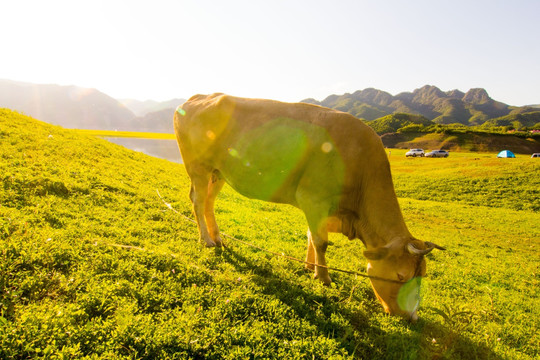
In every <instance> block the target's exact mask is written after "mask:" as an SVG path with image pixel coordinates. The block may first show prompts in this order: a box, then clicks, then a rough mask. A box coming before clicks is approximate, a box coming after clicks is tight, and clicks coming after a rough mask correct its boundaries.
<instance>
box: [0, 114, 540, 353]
mask: <svg viewBox="0 0 540 360" xmlns="http://www.w3.org/2000/svg"><path fill="white" fill-rule="evenodd" d="M454 158H455V159H456V160H454ZM390 159H391V164H392V168H393V171H394V176H395V179H396V190H397V192H398V194H400V196H406V197H403V198H400V203H401V205H402V207H403V210H404V216H405V219H406V221H407V223H408V225H409V227H410V229H411V231H412V232H413V234H415V235H416V236H417V237H419V238H422V239H424V240H428V241H434V242H437V243H438V244H440V245H442V246H445V247H446V248H447V249H448V250H447V251H445V252H438V253H433V254H430V255H428V256H427V257H428V276H427V278H426V279H424V281H423V285H424V286H423V302H422V305H421V308H420V311H419V315H420V318H421V319H420V321H419V322H418V323H416V324H410V323H408V322H406V321H403V320H400V319H397V318H395V317H389V316H386V315H385V314H384V313H383V312H382V308H381V306H380V304H379V303H378V301H377V300H376V299H375V296H374V295H373V292H372V290H371V288H370V285H369V283H368V282H367V281H366V280H364V279H363V278H356V277H355V276H351V275H346V274H342V273H335V272H332V273H331V276H332V277H333V280H334V281H335V282H334V284H333V285H332V287H330V288H326V287H324V286H322V285H321V284H320V283H319V282H317V281H314V280H312V278H311V277H312V274H311V273H309V272H305V271H304V270H303V269H302V266H301V265H300V264H297V263H291V262H288V261H286V260H284V259H282V258H276V257H272V256H270V255H267V254H266V253H264V252H261V251H259V250H255V249H252V248H246V247H244V246H243V245H238V244H235V243H230V244H229V246H228V247H227V248H226V249H224V250H220V249H216V250H209V249H205V248H202V247H201V246H200V245H199V244H198V242H197V237H198V235H197V231H196V228H195V227H194V226H193V225H192V224H191V223H189V222H185V221H183V220H181V218H180V217H178V216H177V215H176V214H174V213H173V212H171V211H170V210H168V209H167V208H166V207H165V206H164V205H163V203H162V202H161V200H160V199H159V198H158V196H157V195H156V192H155V190H156V189H158V190H159V191H160V193H161V194H162V196H163V197H164V198H165V199H167V200H168V201H169V202H171V203H172V205H173V206H174V207H175V208H176V209H177V210H178V211H180V212H181V213H183V214H185V215H190V213H191V211H190V204H189V201H188V197H187V194H188V188H189V180H188V178H187V176H186V174H185V171H184V169H183V167H182V166H181V165H177V164H173V163H170V162H167V161H164V160H158V159H154V158H151V157H148V156H145V155H142V154H140V153H135V152H131V151H128V150H125V149H123V148H121V147H119V146H116V145H113V144H110V143H108V142H106V141H105V140H101V139H98V138H94V137H91V136H86V135H82V134H79V133H76V132H74V131H69V130H64V129H62V128H59V127H54V126H50V125H47V124H44V123H41V122H38V121H35V120H33V119H30V118H28V117H25V116H21V115H18V114H16V113H13V112H11V111H9V110H0V179H1V184H2V185H1V186H0V288H1V293H0V358H2V359H20V358H39V357H43V358H51V359H66V358H91V359H98V358H103V359H110V358H126V359H127V358H142V359H155V358H170V359H174V358H177V359H183V358H197V359H201V358H207V359H242V358H252V359H262V358H280V359H293V358H294V359H312V358H315V359H352V358H362V359H375V358H376V359H433V358H445V359H470V358H478V359H495V358H503V359H534V358H537V357H538V355H539V353H538V349H539V342H540V339H539V336H538V333H539V331H538V327H539V323H538V319H539V318H540V310H539V309H540V302H539V300H538V274H537V272H538V260H539V259H538V254H539V242H540V241H539V239H540V227H539V225H538V224H540V214H539V213H538V188H539V187H538V185H539V184H538V179H539V178H540V177H539V176H538V175H539V173H540V162H538V161H537V159H529V158H525V157H518V158H517V159H505V160H501V161H499V160H497V161H493V159H489V158H480V160H474V159H475V157H468V156H466V155H463V156H461V158H460V156H458V155H455V154H451V157H450V158H448V159H405V158H404V156H402V154H401V153H399V150H392V155H390ZM458 159H459V160H458ZM448 160H450V161H448ZM535 160H536V162H533V161H535ZM516 171H518V174H516ZM510 174H515V175H510ZM510 180H515V181H514V183H515V185H516V186H515V187H514V189H515V190H514V191H513V192H507V191H505V189H504V186H508V182H509V181H510ZM486 184H487V185H486ZM524 190H526V191H527V193H526V195H524V194H523V191H524ZM449 193H452V195H450V194H449ZM515 203H520V204H525V205H523V206H515V205H513V204H515ZM217 208H218V210H217V216H218V221H219V222H220V224H221V227H222V230H223V231H225V232H227V233H229V234H232V235H235V236H237V237H239V238H241V239H244V240H247V241H250V242H253V243H256V244H257V245H260V246H263V247H266V248H268V249H270V250H273V251H276V252H284V253H286V254H290V255H293V256H296V257H303V256H304V252H305V243H306V240H305V232H306V224H305V221H304V219H303V216H302V214H301V213H300V212H299V211H297V210H296V209H294V208H292V207H289V206H278V205H273V204H268V203H262V202H257V201H250V200H247V199H245V198H243V197H241V196H239V195H237V194H235V193H233V192H232V191H231V190H230V189H229V188H225V190H224V192H223V193H222V194H221V195H220V198H219V200H218V205H217ZM517 209H521V210H517ZM534 210H536V211H534ZM331 242H332V244H331V246H330V247H329V251H328V261H329V264H330V265H331V266H336V267H341V268H345V269H349V270H355V271H362V270H364V269H365V265H366V262H365V259H364V258H363V256H362V250H363V246H362V244H361V243H360V242H359V241H348V240H347V239H346V238H344V237H343V236H338V235H333V236H332V237H331Z"/></svg>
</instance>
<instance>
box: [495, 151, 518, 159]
mask: <svg viewBox="0 0 540 360" xmlns="http://www.w3.org/2000/svg"><path fill="white" fill-rule="evenodd" d="M497 157H498V158H515V157H516V155H514V153H513V152H511V151H510V150H503V151H501V152H500V153H499V154H498V155H497Z"/></svg>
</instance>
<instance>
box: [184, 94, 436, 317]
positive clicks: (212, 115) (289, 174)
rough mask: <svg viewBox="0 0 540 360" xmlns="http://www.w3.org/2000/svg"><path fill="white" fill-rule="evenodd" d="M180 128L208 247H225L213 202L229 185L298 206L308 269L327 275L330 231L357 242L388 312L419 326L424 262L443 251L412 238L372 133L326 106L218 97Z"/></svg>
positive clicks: (193, 110)
mask: <svg viewBox="0 0 540 360" xmlns="http://www.w3.org/2000/svg"><path fill="white" fill-rule="evenodd" d="M174 129H175V132H176V138H177V140H178V145H179V147H180V152H181V154H182V158H183V161H184V164H185V166H186V170H187V172H188V174H189V176H190V178H191V192H190V198H191V200H192V202H193V208H194V212H195V216H196V220H197V224H198V228H199V235H200V240H201V242H202V243H203V244H205V245H206V246H221V244H222V239H221V237H220V235H219V230H218V225H217V224H216V219H215V216H214V200H215V198H216V196H217V194H218V192H219V191H220V190H221V188H222V186H223V185H224V183H225V182H227V183H228V184H229V185H230V186H231V187H232V188H234V189H235V190H236V191H238V192H239V193H241V194H243V195H245V196H247V197H250V198H255V199H260V200H266V201H272V202H277V203H285V204H291V205H293V206H296V207H298V208H299V209H301V210H302V211H303V212H304V214H305V216H306V219H307V222H308V226H309V230H308V245H307V257H306V260H307V262H310V263H312V264H313V263H314V264H316V265H322V266H326V260H325V252H326V248H327V245H328V232H329V231H330V232H340V233H343V234H345V235H346V236H347V237H348V238H349V239H354V238H359V239H360V240H361V241H362V242H363V243H364V245H365V246H366V248H367V249H366V250H365V251H364V255H365V257H366V258H367V259H368V260H369V261H368V267H367V272H368V275H370V276H371V277H372V278H371V279H370V280H371V283H372V286H373V289H374V291H375V294H376V295H377V297H378V298H379V300H380V301H381V302H382V304H383V307H384V309H385V310H386V311H387V312H388V313H392V314H398V315H401V316H404V317H407V318H410V319H413V320H415V319H416V309H417V307H418V300H419V296H418V293H419V289H420V278H421V276H423V275H424V274H425V260H424V258H423V255H425V254H427V253H428V252H430V251H431V250H433V249H434V248H439V249H442V248H440V247H439V246H437V245H435V244H433V243H428V242H423V241H420V240H417V239H415V238H414V237H413V236H412V235H411V234H410V233H409V231H408V230H407V227H406V225H405V222H404V220H403V217H402V214H401V210H400V208H399V205H398V201H397V198H396V194H395V192H394V186H393V183H392V177H391V174H390V166H389V163H388V159H387V156H386V153H385V151H384V148H383V146H382V143H381V140H380V138H379V137H378V136H377V134H376V133H375V132H374V131H373V130H372V129H371V128H370V127H368V126H367V125H365V124H364V123H363V122H362V121H360V120H358V119H357V118H355V117H353V116H352V115H349V114H347V113H343V112H340V111H337V110H333V109H328V108H324V107H321V106H316V105H311V104H304V103H283V102H278V101H271V100H260V99H245V98H238V97H232V96H228V95H224V94H212V95H195V96H193V97H192V98H190V99H189V100H188V101H187V102H185V103H184V104H183V105H182V106H181V107H179V108H178V109H177V111H176V112H175V115H174ZM316 265H315V266H313V265H307V267H311V268H312V269H313V268H314V270H315V278H318V279H320V280H321V281H322V282H323V283H324V284H330V282H331V280H330V277H329V275H328V269H327V268H325V267H320V266H316ZM381 278H384V279H387V280H390V281H387V280H383V279H381Z"/></svg>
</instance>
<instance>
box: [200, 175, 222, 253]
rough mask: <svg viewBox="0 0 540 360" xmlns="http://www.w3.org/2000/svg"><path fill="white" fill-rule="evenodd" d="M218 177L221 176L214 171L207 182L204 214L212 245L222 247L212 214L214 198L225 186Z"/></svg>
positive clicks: (214, 217) (213, 214)
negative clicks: (212, 241)
mask: <svg viewBox="0 0 540 360" xmlns="http://www.w3.org/2000/svg"><path fill="white" fill-rule="evenodd" d="M220 175H221V174H220V173H219V171H217V170H214V172H213V173H212V176H211V178H210V181H209V182H208V196H207V197H206V204H205V212H204V216H205V218H206V223H207V225H208V231H209V233H210V236H211V238H212V240H214V243H215V244H216V245H217V246H221V245H223V240H222V239H221V237H220V236H219V228H218V225H217V222H216V216H215V213H214V203H215V201H216V197H217V195H218V194H219V192H220V191H221V189H222V188H223V185H224V184H225V180H223V179H222V178H221V176H220Z"/></svg>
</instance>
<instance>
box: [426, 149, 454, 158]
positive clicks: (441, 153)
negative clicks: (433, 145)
mask: <svg viewBox="0 0 540 360" xmlns="http://www.w3.org/2000/svg"><path fill="white" fill-rule="evenodd" d="M448 155H449V154H448V151H446V150H433V151H430V152H428V153H427V154H426V157H448Z"/></svg>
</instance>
